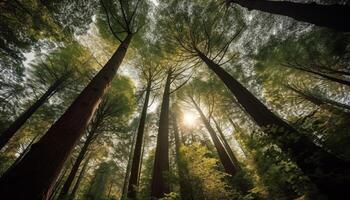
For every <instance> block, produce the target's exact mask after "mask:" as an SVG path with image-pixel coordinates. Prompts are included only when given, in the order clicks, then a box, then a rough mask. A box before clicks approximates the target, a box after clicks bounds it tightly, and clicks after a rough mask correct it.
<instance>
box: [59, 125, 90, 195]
mask: <svg viewBox="0 0 350 200" xmlns="http://www.w3.org/2000/svg"><path fill="white" fill-rule="evenodd" d="M94 134H95V131H91V132H90V133H89V135H88V136H87V138H86V141H85V143H84V145H83V147H82V148H81V150H80V152H79V154H78V157H77V159H76V160H75V162H74V164H73V167H72V169H71V170H70V172H69V175H68V177H67V179H66V181H65V182H64V184H63V187H62V189H61V192H60V194H59V195H58V199H65V198H67V197H68V194H69V189H70V187H71V185H72V183H73V180H74V178H75V176H76V174H77V173H78V170H79V167H80V164H81V162H82V161H83V160H84V158H85V155H86V153H87V151H88V149H89V146H90V144H91V142H92V138H93V136H94Z"/></svg>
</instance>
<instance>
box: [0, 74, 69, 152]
mask: <svg viewBox="0 0 350 200" xmlns="http://www.w3.org/2000/svg"><path fill="white" fill-rule="evenodd" d="M62 83H63V81H62V79H59V80H57V81H55V82H54V83H53V84H52V85H51V86H50V87H49V88H48V89H47V90H46V92H45V93H44V94H43V95H42V96H41V97H40V98H39V99H38V100H37V101H36V102H35V103H34V104H33V105H31V106H30V107H29V108H28V109H27V110H26V111H24V112H23V113H22V114H21V115H20V116H19V117H18V118H17V119H16V120H15V121H14V122H13V123H12V124H11V125H10V126H9V127H8V128H7V129H6V130H5V131H4V132H2V133H1V135H0V150H1V149H2V148H3V147H4V146H5V145H6V144H7V143H8V141H9V140H10V139H11V138H12V137H13V136H14V135H15V133H16V132H17V131H18V130H19V129H20V128H21V127H22V126H23V124H24V123H25V122H26V121H27V120H28V119H29V118H30V117H31V116H32V115H33V114H34V113H35V111H37V110H38V109H39V108H40V107H41V106H42V105H43V104H44V103H45V102H46V101H47V100H48V99H49V98H50V97H51V96H52V95H53V94H55V92H56V91H57V89H58V88H59V87H60V86H61V84H62Z"/></svg>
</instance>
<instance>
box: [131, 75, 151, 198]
mask: <svg viewBox="0 0 350 200" xmlns="http://www.w3.org/2000/svg"><path fill="white" fill-rule="evenodd" d="M151 84H152V83H151V81H149V82H148V83H147V88H146V96H145V101H144V104H143V108H142V112H141V117H140V122H139V128H138V130H137V136H136V144H135V148H134V156H133V160H132V165H131V173H130V179H129V186H128V198H130V199H135V198H136V190H135V189H136V188H135V187H137V186H138V182H139V170H140V161H141V159H142V158H141V151H142V143H143V135H144V131H145V124H146V118H147V109H148V102H149V96H150V93H151Z"/></svg>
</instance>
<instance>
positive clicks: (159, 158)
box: [151, 70, 172, 198]
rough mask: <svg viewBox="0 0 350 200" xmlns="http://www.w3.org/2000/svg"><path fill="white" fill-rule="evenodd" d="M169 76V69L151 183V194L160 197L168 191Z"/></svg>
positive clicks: (170, 74) (170, 73)
mask: <svg viewBox="0 0 350 200" xmlns="http://www.w3.org/2000/svg"><path fill="white" fill-rule="evenodd" d="M171 76H172V72H171V70H169V71H168V73H167V78H166V82H165V88H164V93H163V100H162V106H161V110H160V116H159V128H158V138H157V147H156V153H155V158H154V166H153V177H152V185H151V196H152V197H155V198H162V197H164V195H165V194H167V193H169V192H170V189H169V185H168V183H167V180H166V177H165V176H166V173H168V171H169V103H170V84H171Z"/></svg>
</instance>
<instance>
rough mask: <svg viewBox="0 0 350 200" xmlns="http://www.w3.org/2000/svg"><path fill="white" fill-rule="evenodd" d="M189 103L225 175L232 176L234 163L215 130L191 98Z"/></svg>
mask: <svg viewBox="0 0 350 200" xmlns="http://www.w3.org/2000/svg"><path fill="white" fill-rule="evenodd" d="M191 101H192V103H193V105H194V106H195V108H196V110H197V112H198V113H199V115H200V117H201V119H202V122H203V124H204V125H205V128H206V129H207V130H208V132H209V134H210V137H211V139H212V140H213V143H214V146H215V148H216V151H217V152H218V155H219V158H220V161H221V163H222V165H223V166H224V169H225V171H226V173H228V174H230V175H231V176H234V175H235V174H236V172H237V169H236V167H235V165H234V163H233V162H232V160H231V158H230V156H229V155H228V154H227V151H226V149H225V147H224V146H223V145H222V143H221V142H220V140H219V138H218V136H217V135H216V133H215V130H214V129H213V127H212V126H211V125H210V123H209V121H208V119H207V118H206V117H205V115H204V113H203V111H202V110H201V108H200V107H199V105H198V104H197V103H196V102H195V101H194V99H193V98H191Z"/></svg>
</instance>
